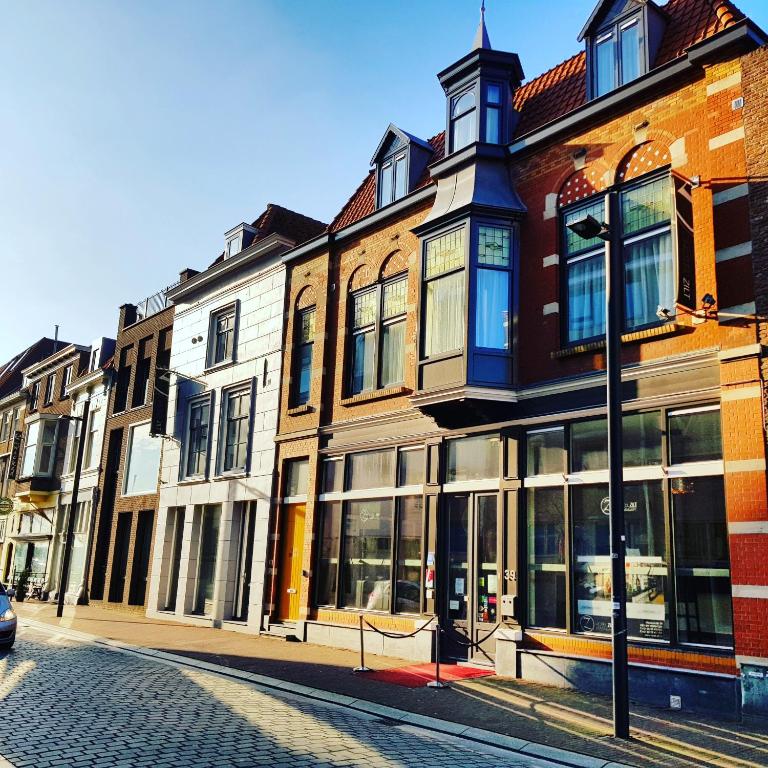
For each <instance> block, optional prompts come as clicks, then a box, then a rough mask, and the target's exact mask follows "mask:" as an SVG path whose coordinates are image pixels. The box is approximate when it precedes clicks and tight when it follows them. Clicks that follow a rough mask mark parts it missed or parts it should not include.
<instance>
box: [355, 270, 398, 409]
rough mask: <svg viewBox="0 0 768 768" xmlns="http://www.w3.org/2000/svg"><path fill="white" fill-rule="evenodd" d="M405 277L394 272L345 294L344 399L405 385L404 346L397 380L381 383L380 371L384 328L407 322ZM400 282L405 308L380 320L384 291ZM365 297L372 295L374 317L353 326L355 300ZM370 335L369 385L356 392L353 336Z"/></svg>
mask: <svg viewBox="0 0 768 768" xmlns="http://www.w3.org/2000/svg"><path fill="white" fill-rule="evenodd" d="M408 275H409V272H408V271H407V270H405V271H403V272H398V273H397V274H396V275H392V276H391V277H387V278H384V279H382V280H380V281H379V282H378V283H374V284H373V285H368V286H366V287H365V288H360V289H359V290H357V291H354V292H352V293H350V295H349V305H348V312H349V318H350V323H349V334H348V335H349V343H348V344H349V346H348V352H347V360H348V361H349V365H348V372H347V377H346V378H347V386H346V394H347V396H348V397H353V396H354V395H359V394H363V393H366V392H376V391H377V390H379V389H386V388H389V387H397V386H402V385H403V384H404V383H405V345H404V346H403V350H402V351H403V376H402V378H401V380H400V381H392V382H388V383H386V384H385V383H384V382H383V379H382V369H383V365H382V363H383V359H384V351H383V338H384V333H383V330H384V328H386V327H389V326H393V325H397V324H399V323H407V320H408ZM401 281H402V282H403V283H404V285H405V309H404V310H403V312H400V313H398V314H396V315H393V316H391V317H384V292H385V289H386V288H387V287H389V286H391V285H394V284H395V283H398V282H401ZM366 294H374V296H375V298H374V302H375V307H376V315H375V317H374V320H373V322H372V323H367V324H365V325H361V326H357V327H356V326H355V324H354V323H355V312H354V306H355V299H357V298H358V297H360V296H364V295H366ZM370 332H373V378H372V381H373V385H372V386H371V387H370V388H363V389H359V390H356V389H355V387H354V385H353V382H354V375H355V337H356V336H359V335H361V334H364V333H370Z"/></svg>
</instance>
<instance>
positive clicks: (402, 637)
mask: <svg viewBox="0 0 768 768" xmlns="http://www.w3.org/2000/svg"><path fill="white" fill-rule="evenodd" d="M435 618H436V617H435V616H433V617H432V618H431V619H430V620H429V621H428V622H427V623H426V624H425V625H424V626H423V627H419V628H418V629H417V630H416V631H415V632H411V633H410V634H408V635H401V634H398V633H397V632H384V631H383V630H381V629H378V628H377V627H374V626H373V624H371V623H370V622H369V621H368V619H363V622H364V623H365V624H367V625H368V626H369V627H370V628H371V629H372V630H373V631H374V632H376V633H377V634H379V635H383V636H384V637H388V638H390V639H392V640H406V639H407V638H409V637H414V636H415V635H418V634H419V632H422V631H423V630H425V629H426V628H427V627H428V626H429V625H430V624H431V623H432V622H433V621H434V620H435Z"/></svg>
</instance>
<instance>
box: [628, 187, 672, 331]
mask: <svg viewBox="0 0 768 768" xmlns="http://www.w3.org/2000/svg"><path fill="white" fill-rule="evenodd" d="M672 211H673V200H672V186H671V184H670V180H669V177H668V176H664V177H662V178H657V179H654V180H652V181H648V182H645V183H644V184H641V185H638V186H634V187H631V188H630V189H627V190H626V191H625V192H622V193H621V222H622V235H623V244H622V252H623V256H624V286H625V287H624V305H625V307H624V316H625V327H626V329H627V330H633V329H636V328H640V327H642V326H645V325H650V324H656V323H658V317H657V316H656V310H657V309H658V307H660V306H661V307H666V308H668V309H670V308H672V307H673V306H674V302H675V295H674V283H675V281H674V252H673V249H672Z"/></svg>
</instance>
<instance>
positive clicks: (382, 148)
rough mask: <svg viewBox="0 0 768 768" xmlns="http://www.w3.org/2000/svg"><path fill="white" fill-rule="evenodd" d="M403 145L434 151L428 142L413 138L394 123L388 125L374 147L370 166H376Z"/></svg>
mask: <svg viewBox="0 0 768 768" xmlns="http://www.w3.org/2000/svg"><path fill="white" fill-rule="evenodd" d="M404 144H416V145H417V146H419V147H421V148H422V149H426V150H427V152H432V151H434V148H433V147H432V145H431V144H430V143H429V142H427V141H424V140H423V139H420V138H419V137H418V136H414V135H413V134H412V133H408V132H407V131H404V130H402V128H398V127H397V126H396V125H395V124H394V123H390V124H389V126H388V127H387V130H386V131H385V132H384V136H382V138H381V141H380V142H379V145H378V146H377V147H376V151H375V152H374V153H373V157H372V158H371V165H376V163H378V162H380V161H381V160H382V159H383V158H385V157H387V156H388V155H390V154H392V152H395V151H396V150H398V149H400V147H401V146H402V145H404Z"/></svg>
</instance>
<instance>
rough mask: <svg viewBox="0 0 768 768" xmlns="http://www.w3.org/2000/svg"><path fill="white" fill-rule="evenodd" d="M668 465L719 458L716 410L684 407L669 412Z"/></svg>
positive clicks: (720, 454) (719, 439)
mask: <svg viewBox="0 0 768 768" xmlns="http://www.w3.org/2000/svg"><path fill="white" fill-rule="evenodd" d="M669 448H670V451H669V453H670V456H669V463H670V464H684V463H686V462H689V461H713V460H717V459H722V458H723V446H722V440H721V436H720V409H719V408H717V407H714V408H708V409H696V410H694V409H688V410H680V411H673V412H672V413H670V414H669Z"/></svg>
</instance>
